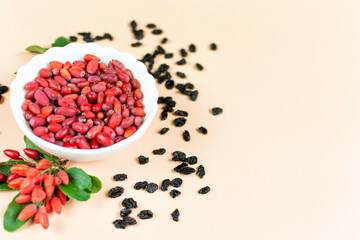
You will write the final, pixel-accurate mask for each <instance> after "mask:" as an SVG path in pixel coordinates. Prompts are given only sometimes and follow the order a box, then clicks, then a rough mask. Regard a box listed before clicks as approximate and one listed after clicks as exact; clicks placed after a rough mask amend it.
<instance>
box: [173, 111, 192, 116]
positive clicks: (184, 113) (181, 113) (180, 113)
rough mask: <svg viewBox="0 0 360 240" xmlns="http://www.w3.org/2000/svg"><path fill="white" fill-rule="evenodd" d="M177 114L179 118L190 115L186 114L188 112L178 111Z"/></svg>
mask: <svg viewBox="0 0 360 240" xmlns="http://www.w3.org/2000/svg"><path fill="white" fill-rule="evenodd" d="M174 113H175V115H177V116H182V117H187V116H188V115H189V114H188V112H186V111H183V110H177V111H176V112H174Z"/></svg>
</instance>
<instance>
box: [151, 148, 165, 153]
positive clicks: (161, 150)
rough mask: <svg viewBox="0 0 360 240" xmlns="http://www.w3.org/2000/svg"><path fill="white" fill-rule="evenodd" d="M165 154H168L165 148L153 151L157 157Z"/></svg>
mask: <svg viewBox="0 0 360 240" xmlns="http://www.w3.org/2000/svg"><path fill="white" fill-rule="evenodd" d="M164 153H166V149H165V148H159V149H155V150H153V154H155V155H163V154H164Z"/></svg>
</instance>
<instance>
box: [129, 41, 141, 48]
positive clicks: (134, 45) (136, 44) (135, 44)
mask: <svg viewBox="0 0 360 240" xmlns="http://www.w3.org/2000/svg"><path fill="white" fill-rule="evenodd" d="M141 45H142V43H141V42H136V43H132V44H131V46H132V47H139V46H141Z"/></svg>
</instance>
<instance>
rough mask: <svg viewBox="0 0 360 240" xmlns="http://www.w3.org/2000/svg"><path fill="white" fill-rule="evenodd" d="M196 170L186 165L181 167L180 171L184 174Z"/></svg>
mask: <svg viewBox="0 0 360 240" xmlns="http://www.w3.org/2000/svg"><path fill="white" fill-rule="evenodd" d="M194 172H195V169H194V168H192V167H184V168H181V169H180V172H179V173H182V174H184V175H189V174H192V173H194Z"/></svg>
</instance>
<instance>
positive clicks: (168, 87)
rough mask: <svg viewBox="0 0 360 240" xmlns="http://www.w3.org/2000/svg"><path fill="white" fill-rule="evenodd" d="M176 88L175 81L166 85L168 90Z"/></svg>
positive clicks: (169, 81) (170, 81)
mask: <svg viewBox="0 0 360 240" xmlns="http://www.w3.org/2000/svg"><path fill="white" fill-rule="evenodd" d="M174 86H175V82H174V80H167V81H166V83H165V87H166V88H167V89H173V88H174Z"/></svg>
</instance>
